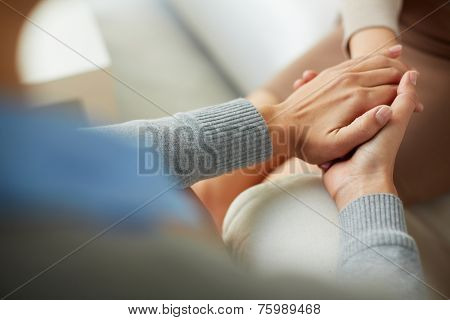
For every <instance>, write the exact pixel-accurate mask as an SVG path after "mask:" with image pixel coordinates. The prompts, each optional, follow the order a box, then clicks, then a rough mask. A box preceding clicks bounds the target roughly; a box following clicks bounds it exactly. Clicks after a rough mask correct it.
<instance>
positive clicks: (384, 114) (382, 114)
mask: <svg viewBox="0 0 450 320" xmlns="http://www.w3.org/2000/svg"><path fill="white" fill-rule="evenodd" d="M391 116H392V110H391V108H389V107H387V106H385V107H382V108H380V110H378V111H377V113H376V114H375V117H376V118H377V120H378V123H379V124H381V125H383V126H384V125H385V124H386V123H387V122H388V121H389V119H391Z"/></svg>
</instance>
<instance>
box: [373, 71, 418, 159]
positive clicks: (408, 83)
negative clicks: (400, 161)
mask: <svg viewBox="0 0 450 320" xmlns="http://www.w3.org/2000/svg"><path fill="white" fill-rule="evenodd" d="M417 76H418V73H417V71H410V72H407V73H406V74H405V75H404V76H403V78H402V80H401V81H400V85H399V88H398V93H399V94H398V96H397V98H396V99H395V101H394V102H393V103H392V119H391V121H390V122H389V124H388V125H387V126H386V128H385V129H384V130H382V131H381V132H380V133H379V135H378V136H377V139H376V141H374V142H377V143H381V144H382V145H381V148H384V150H387V151H388V150H390V151H391V152H392V154H393V155H395V154H396V153H397V151H398V148H399V147H400V144H401V141H402V139H403V137H404V135H405V132H406V129H407V127H408V124H409V121H410V119H411V116H412V114H413V113H414V110H415V109H416V108H417V105H418V104H419V101H418V98H417V94H416V89H415V82H416V80H417Z"/></svg>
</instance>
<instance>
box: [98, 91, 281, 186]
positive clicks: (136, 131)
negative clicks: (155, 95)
mask: <svg viewBox="0 0 450 320" xmlns="http://www.w3.org/2000/svg"><path fill="white" fill-rule="evenodd" d="M261 112H262V111H261ZM93 130H95V131H96V132H98V133H104V134H109V135H115V136H117V137H119V138H122V139H125V140H127V141H128V142H129V143H133V144H139V148H140V150H142V155H143V156H144V157H146V156H150V157H151V158H149V159H147V161H146V163H147V165H149V166H152V168H139V171H140V172H142V170H143V169H144V171H143V173H145V172H147V169H151V170H153V171H154V170H155V166H156V167H157V168H156V170H166V171H165V172H167V173H168V174H169V175H171V176H174V177H175V178H177V179H178V180H180V182H181V183H180V185H181V186H182V187H189V186H191V185H192V184H194V183H195V182H197V181H200V180H202V179H206V178H212V177H216V176H219V175H222V174H224V173H226V172H229V171H232V170H234V169H237V168H244V167H248V166H251V165H254V164H257V163H260V162H263V161H265V160H267V159H268V158H269V157H270V156H271V154H272V144H271V139H270V134H269V131H268V128H267V125H266V122H265V121H264V118H263V117H262V115H261V113H260V112H259V111H258V110H257V109H256V108H255V107H254V106H253V105H252V104H251V103H250V102H249V101H247V100H244V99H238V100H234V101H231V102H228V103H225V104H221V105H217V106H213V107H208V108H204V109H200V110H196V111H192V112H187V113H179V114H176V115H174V117H167V118H162V119H157V120H138V121H131V122H127V123H123V124H118V125H112V126H106V127H100V128H94V129H93ZM154 151H156V152H154ZM155 155H156V157H157V158H155Z"/></svg>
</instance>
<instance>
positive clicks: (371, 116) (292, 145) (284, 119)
mask: <svg viewBox="0 0 450 320" xmlns="http://www.w3.org/2000/svg"><path fill="white" fill-rule="evenodd" d="M399 55H400V51H398V50H397V51H395V52H393V51H389V50H387V51H386V52H384V53H383V54H382V55H375V56H371V57H368V58H366V59H360V60H350V61H346V62H344V63H341V64H340V65H338V66H335V67H333V68H330V69H327V70H325V71H323V72H322V73H320V74H319V75H317V77H315V78H314V79H313V80H311V81H310V82H308V83H306V84H303V85H302V86H301V87H300V88H299V89H298V90H297V91H295V92H294V93H293V94H292V95H291V96H290V97H289V98H288V99H286V101H284V102H282V103H281V104H279V105H277V106H273V107H266V108H262V110H260V111H261V114H262V115H263V117H264V119H265V120H266V122H267V124H268V127H269V131H270V133H271V136H272V144H273V146H274V154H277V153H278V154H280V153H282V154H285V155H286V156H287V157H290V156H297V157H299V158H301V159H303V160H305V161H306V162H309V163H312V164H321V163H324V162H327V161H330V160H333V159H336V158H339V157H342V156H344V155H345V154H347V153H348V152H349V151H350V150H352V149H353V148H355V147H356V146H358V145H360V144H362V143H364V142H365V141H367V140H369V139H371V138H372V137H373V136H374V135H375V134H376V133H377V132H378V131H379V130H380V129H381V128H382V127H383V126H384V125H385V124H386V123H387V121H388V120H389V119H387V118H384V117H383V112H381V113H378V111H380V108H379V107H377V106H379V105H381V104H390V103H391V102H392V101H393V100H394V98H395V96H396V89H397V84H398V82H399V81H400V78H401V76H402V75H403V73H404V72H406V70H407V67H406V66H405V65H404V64H403V63H401V62H400V61H398V60H396V59H395V58H397V57H398V56H399ZM375 107H376V108H375ZM365 113H367V114H368V116H367V114H365ZM376 114H377V116H376V117H375V115H376ZM358 117H359V118H358ZM357 118H358V119H357ZM355 119H356V120H355ZM305 128H308V132H306V130H305ZM306 133H307V134H306Z"/></svg>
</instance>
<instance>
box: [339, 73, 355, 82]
mask: <svg viewBox="0 0 450 320" xmlns="http://www.w3.org/2000/svg"><path fill="white" fill-rule="evenodd" d="M356 78H357V76H356V74H355V73H352V72H344V73H342V74H341V75H340V76H339V81H340V82H341V83H342V84H343V85H350V84H352V83H355V82H356Z"/></svg>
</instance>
